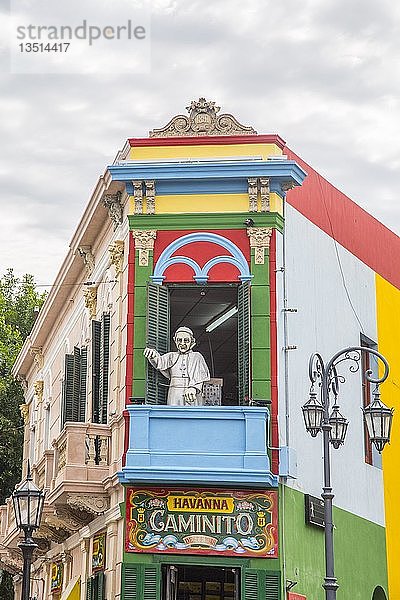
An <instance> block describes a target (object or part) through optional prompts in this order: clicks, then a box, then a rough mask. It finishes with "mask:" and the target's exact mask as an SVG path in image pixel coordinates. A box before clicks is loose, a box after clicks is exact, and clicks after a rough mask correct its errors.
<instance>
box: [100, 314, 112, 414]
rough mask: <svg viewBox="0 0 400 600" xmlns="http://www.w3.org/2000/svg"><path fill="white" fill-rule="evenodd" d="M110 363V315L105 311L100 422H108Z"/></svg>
mask: <svg viewBox="0 0 400 600" xmlns="http://www.w3.org/2000/svg"><path fill="white" fill-rule="evenodd" d="M109 363H110V315H109V314H107V313H103V316H102V318H101V339H100V384H99V422H100V423H107V412H108V411H107V409H108V373H109Z"/></svg>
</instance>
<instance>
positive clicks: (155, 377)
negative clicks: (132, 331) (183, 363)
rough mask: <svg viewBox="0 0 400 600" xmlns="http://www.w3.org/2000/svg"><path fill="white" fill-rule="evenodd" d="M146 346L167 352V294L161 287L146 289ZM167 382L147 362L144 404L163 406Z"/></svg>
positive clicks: (152, 286)
mask: <svg viewBox="0 0 400 600" xmlns="http://www.w3.org/2000/svg"><path fill="white" fill-rule="evenodd" d="M147 346H148V347H149V348H155V349H156V350H158V351H159V352H160V354H164V353H165V352H168V350H169V292H168V288H167V287H165V286H162V285H154V284H151V283H150V284H149V285H148V287H147ZM167 390H168V382H167V380H166V379H165V377H163V376H162V375H161V373H159V372H158V371H157V370H156V369H154V368H153V367H152V366H151V365H150V363H149V362H148V361H147V377H146V402H147V403H148V404H165V403H166V397H167Z"/></svg>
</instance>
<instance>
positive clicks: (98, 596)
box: [93, 571, 105, 600]
mask: <svg viewBox="0 0 400 600" xmlns="http://www.w3.org/2000/svg"><path fill="white" fill-rule="evenodd" d="M95 579H96V593H95V596H94V598H93V600H104V592H105V576H104V572H103V571H100V572H99V573H96V576H95Z"/></svg>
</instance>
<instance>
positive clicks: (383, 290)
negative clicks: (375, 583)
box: [376, 275, 400, 600]
mask: <svg viewBox="0 0 400 600" xmlns="http://www.w3.org/2000/svg"><path fill="white" fill-rule="evenodd" d="M376 294H377V313H378V314H377V318H378V348H379V352H381V353H382V354H383V355H384V356H385V357H386V358H387V360H388V362H389V365H390V373H389V377H388V380H387V381H386V382H385V383H384V384H383V385H382V386H381V396H382V401H383V402H384V403H385V404H386V405H387V406H390V407H392V406H393V407H394V408H395V413H394V418H393V429H392V435H391V440H392V441H391V443H390V445H389V446H387V447H386V448H385V450H384V451H383V478H384V488H385V514H386V545H387V554H388V577H389V598H390V600H400V566H399V565H400V516H399V510H400V508H399V507H400V477H399V466H400V349H399V344H400V290H398V289H397V288H395V287H394V286H392V285H391V284H390V283H388V282H387V281H386V280H385V279H383V278H382V277H380V276H379V275H376Z"/></svg>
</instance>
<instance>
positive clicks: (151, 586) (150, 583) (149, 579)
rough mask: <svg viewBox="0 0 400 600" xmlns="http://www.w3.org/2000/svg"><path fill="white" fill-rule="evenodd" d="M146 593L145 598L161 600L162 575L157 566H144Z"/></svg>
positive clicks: (144, 599)
mask: <svg viewBox="0 0 400 600" xmlns="http://www.w3.org/2000/svg"><path fill="white" fill-rule="evenodd" d="M143 581H144V594H143V600H159V597H160V576H159V570H158V568H157V567H145V568H144V578H143Z"/></svg>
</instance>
